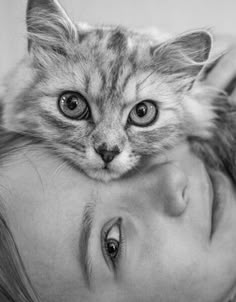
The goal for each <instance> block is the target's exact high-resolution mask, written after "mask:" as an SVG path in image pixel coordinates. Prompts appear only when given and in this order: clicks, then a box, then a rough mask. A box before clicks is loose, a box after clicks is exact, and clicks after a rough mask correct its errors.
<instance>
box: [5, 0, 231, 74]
mask: <svg viewBox="0 0 236 302" xmlns="http://www.w3.org/2000/svg"><path fill="white" fill-rule="evenodd" d="M26 2H27V1H26V0H0V51H1V52H0V54H1V55H0V79H1V78H2V76H3V75H4V74H5V73H6V72H7V71H8V70H10V69H11V68H12V67H13V66H14V64H16V62H17V61H18V60H19V59H20V58H21V57H22V56H23V54H24V51H25V48H26V47H25V46H26V40H25V36H26V34H25V24H24V18H25V9H26ZM60 2H61V4H62V5H63V6H64V7H65V9H66V11H67V12H68V14H69V15H70V16H71V17H72V19H73V20H77V21H86V22H89V23H92V24H96V23H109V24H112V23H114V24H123V25H127V26H132V27H152V26H155V27H158V28H159V29H161V30H164V31H167V32H171V33H179V32H183V31H186V30H190V29H195V28H210V29H212V30H213V31H214V32H217V33H222V34H227V35H228V34H229V35H235V36H236V0H61V1H60ZM235 40H236V39H235Z"/></svg>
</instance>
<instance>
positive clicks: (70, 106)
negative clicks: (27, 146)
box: [2, 0, 236, 181]
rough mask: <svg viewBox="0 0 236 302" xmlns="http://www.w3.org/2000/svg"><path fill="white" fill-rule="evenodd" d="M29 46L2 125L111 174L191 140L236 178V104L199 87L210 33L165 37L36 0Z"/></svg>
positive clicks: (30, 12)
mask: <svg viewBox="0 0 236 302" xmlns="http://www.w3.org/2000/svg"><path fill="white" fill-rule="evenodd" d="M27 31H28V53H27V54H26V56H25V58H24V59H23V60H22V62H21V63H20V64H19V65H18V66H17V68H16V69H15V70H14V72H13V73H12V74H11V77H10V78H9V79H8V83H7V85H6V89H5V95H4V98H3V103H2V123H3V127H5V128H6V129H8V130H10V131H14V132H18V133H22V134H27V135H31V136H34V137H38V138H41V139H43V140H44V142H45V144H47V146H49V147H50V148H51V149H53V150H54V151H55V152H57V153H58V154H59V155H60V156H61V157H62V158H63V159H65V160H67V161H68V162H70V163H71V164H72V165H74V166H76V167H77V168H79V169H80V170H82V171H84V172H85V173H86V174H87V175H89V176H90V177H92V178H96V179H100V180H103V181H108V180H111V179H114V178H119V177H121V176H122V175H124V174H126V173H128V172H129V171H132V170H135V169H138V168H139V167H140V166H141V165H142V163H144V162H146V161H147V159H151V158H153V157H156V156H158V155H161V154H162V155H163V154H165V153H166V152H167V151H168V150H169V149H172V148H174V147H175V146H176V145H177V144H179V143H181V142H182V141H185V140H188V141H189V142H190V143H191V145H192V146H193V148H194V150H195V152H196V153H197V154H199V155H201V156H202V157H203V158H205V160H206V161H207V162H210V164H212V165H213V166H215V165H216V164H217V165H218V166H219V168H220V169H224V170H227V172H229V173H230V175H233V177H234V178H235V179H236V174H235V171H234V169H233V164H232V163H235V156H234V152H233V150H235V147H236V145H235V144H236V143H235V130H234V129H236V122H235V120H236V119H235V117H236V113H235V112H236V111H235V109H234V111H232V108H229V107H230V105H229V104H228V103H227V104H225V101H222V100H219V99H216V100H214V99H213V98H211V97H206V94H204V93H205V92H204V91H203V90H202V91H201V93H196V92H195V93H193V91H194V90H193V89H191V88H192V86H193V83H194V81H195V80H196V79H197V77H198V75H199V73H200V72H201V70H202V68H203V67H204V65H205V64H206V62H207V60H208V57H209V53H210V50H211V45H212V38H211V35H210V34H209V33H208V32H206V31H195V32H192V33H188V34H185V35H181V36H178V37H176V38H171V39H168V40H165V41H162V40H161V39H155V38H153V36H151V35H148V34H144V33H138V32H135V31H131V30H129V29H126V28H123V27H115V26H103V27H92V26H88V25H85V24H78V25H76V24H74V23H73V22H72V21H71V20H70V19H69V17H68V16H67V14H66V13H65V11H64V10H63V9H62V7H61V6H60V5H59V3H58V2H57V1H56V0H40V1H38V0H29V1H28V7H27Z"/></svg>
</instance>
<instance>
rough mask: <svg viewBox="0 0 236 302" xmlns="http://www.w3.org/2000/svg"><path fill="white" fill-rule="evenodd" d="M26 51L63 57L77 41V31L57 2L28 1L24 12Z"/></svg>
mask: <svg viewBox="0 0 236 302" xmlns="http://www.w3.org/2000/svg"><path fill="white" fill-rule="evenodd" d="M26 25H27V32H28V50H29V52H33V54H34V55H36V56H37V54H39V55H40V53H41V54H42V51H43V50H47V51H52V52H56V53H57V54H61V55H65V54H66V53H67V52H70V49H71V43H73V42H75V41H76V39H77V30H76V27H75V25H74V24H73V22H72V21H71V20H70V18H69V17H68V16H67V14H66V12H65V10H64V9H63V8H62V7H61V5H60V4H59V3H58V1H57V0H28V5H27V12H26Z"/></svg>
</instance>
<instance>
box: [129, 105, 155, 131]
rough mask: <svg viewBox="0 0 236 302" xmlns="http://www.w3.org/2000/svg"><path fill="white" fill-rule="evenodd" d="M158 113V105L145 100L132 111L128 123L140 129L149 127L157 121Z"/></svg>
mask: <svg viewBox="0 0 236 302" xmlns="http://www.w3.org/2000/svg"><path fill="white" fill-rule="evenodd" d="M158 113H159V112H158V108H157V105H156V104H155V103H154V102H153V101H151V100H145V101H142V102H140V103H138V104H137V105H135V107H134V108H133V109H132V110H131V112H130V114H129V117H128V123H129V124H131V125H135V126H138V127H147V126H150V125H152V124H153V123H154V122H155V121H156V119H157V117H158Z"/></svg>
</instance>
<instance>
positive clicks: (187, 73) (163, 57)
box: [152, 30, 212, 88]
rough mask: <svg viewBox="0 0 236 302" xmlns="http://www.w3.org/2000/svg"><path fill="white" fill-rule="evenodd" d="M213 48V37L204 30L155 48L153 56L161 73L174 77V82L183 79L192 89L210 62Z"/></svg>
mask: <svg viewBox="0 0 236 302" xmlns="http://www.w3.org/2000/svg"><path fill="white" fill-rule="evenodd" d="M211 48H212V36H211V34H210V33H209V32H208V31H203V30H202V31H195V32H191V33H188V34H184V35H181V36H178V37H177V38H174V39H171V40H168V41H166V42H164V43H162V44H160V45H159V46H156V47H154V48H153V49H152V54H153V56H154V58H155V64H157V68H158V70H160V72H161V73H163V74H166V75H168V76H170V77H173V80H174V79H179V80H180V81H181V79H183V84H185V85H189V87H187V88H190V87H191V85H192V83H193V82H194V81H195V79H196V78H197V76H198V74H199V73H200V71H201V70H202V68H203V67H204V66H205V64H206V63H207V62H208V58H209V55H210V51H211ZM187 79H188V80H189V81H188V80H187ZM185 88H186V87H185Z"/></svg>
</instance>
